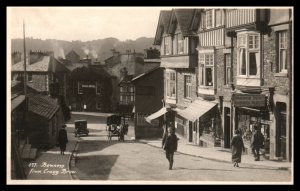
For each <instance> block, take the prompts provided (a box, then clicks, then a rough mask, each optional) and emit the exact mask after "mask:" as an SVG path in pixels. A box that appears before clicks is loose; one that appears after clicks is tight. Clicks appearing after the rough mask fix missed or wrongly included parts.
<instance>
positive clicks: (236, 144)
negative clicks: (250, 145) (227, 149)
mask: <svg viewBox="0 0 300 191" xmlns="http://www.w3.org/2000/svg"><path fill="white" fill-rule="evenodd" d="M234 133H235V135H234V136H233V137H232V140H231V149H232V162H233V163H234V165H233V166H234V167H239V163H240V162H241V161H242V153H243V151H245V147H244V142H243V139H242V137H241V135H240V131H239V130H238V129H237V130H235V132H234Z"/></svg>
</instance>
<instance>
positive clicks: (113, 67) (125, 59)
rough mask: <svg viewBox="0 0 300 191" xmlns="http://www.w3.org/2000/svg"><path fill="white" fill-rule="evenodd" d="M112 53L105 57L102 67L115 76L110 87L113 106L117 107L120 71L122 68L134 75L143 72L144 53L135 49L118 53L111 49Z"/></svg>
mask: <svg viewBox="0 0 300 191" xmlns="http://www.w3.org/2000/svg"><path fill="white" fill-rule="evenodd" d="M112 53H113V55H112V56H111V57H109V58H108V59H106V60H105V61H104V62H105V64H104V69H105V70H106V71H107V72H108V73H109V74H110V75H111V76H115V77H116V80H117V81H115V82H114V83H113V85H112V87H113V90H115V91H113V92H112V96H113V99H114V101H113V103H114V104H113V106H112V107H113V108H114V110H116V109H117V107H118V105H117V103H119V102H120V99H119V98H120V91H119V88H118V83H119V82H120V80H121V78H122V71H121V70H123V69H124V68H126V70H127V74H128V75H132V76H136V75H139V74H142V73H143V72H144V54H143V53H136V52H135V51H131V50H127V51H126V53H120V52H118V51H116V50H115V49H112Z"/></svg>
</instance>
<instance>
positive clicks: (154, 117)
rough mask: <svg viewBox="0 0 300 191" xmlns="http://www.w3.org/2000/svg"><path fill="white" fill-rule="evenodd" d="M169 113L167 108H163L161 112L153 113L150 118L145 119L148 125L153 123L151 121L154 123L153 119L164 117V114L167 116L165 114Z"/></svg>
mask: <svg viewBox="0 0 300 191" xmlns="http://www.w3.org/2000/svg"><path fill="white" fill-rule="evenodd" d="M167 112H168V111H167V108H166V107H163V108H161V109H160V110H158V111H157V112H155V113H152V114H151V115H149V116H148V117H145V119H146V121H147V122H148V123H151V121H152V120H153V119H156V118H158V117H160V116H162V115H163V114H165V113H167Z"/></svg>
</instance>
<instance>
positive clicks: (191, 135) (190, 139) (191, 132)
mask: <svg viewBox="0 0 300 191" xmlns="http://www.w3.org/2000/svg"><path fill="white" fill-rule="evenodd" d="M189 142H193V123H192V122H191V121H189Z"/></svg>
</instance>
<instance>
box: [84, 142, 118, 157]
mask: <svg viewBox="0 0 300 191" xmlns="http://www.w3.org/2000/svg"><path fill="white" fill-rule="evenodd" d="M117 143H120V142H119V141H117V140H116V141H113V140H112V141H106V140H105V141H104V140H96V141H95V140H85V141H84V144H79V148H78V153H80V154H83V153H90V152H95V151H97V152H98V151H101V150H103V149H105V148H106V147H110V146H112V145H114V144H117Z"/></svg>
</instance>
